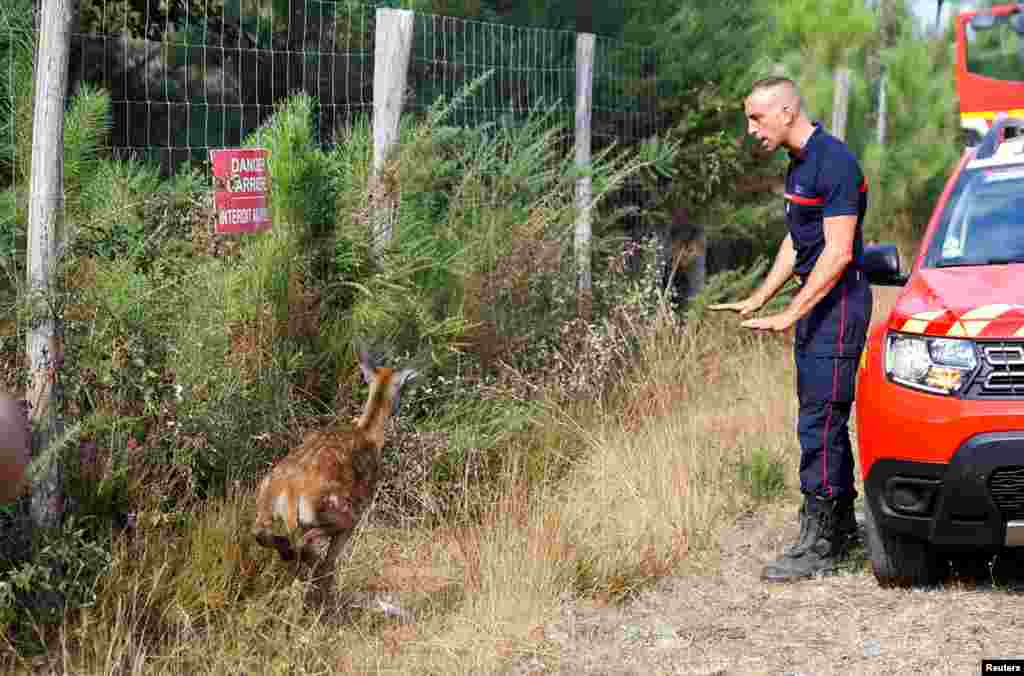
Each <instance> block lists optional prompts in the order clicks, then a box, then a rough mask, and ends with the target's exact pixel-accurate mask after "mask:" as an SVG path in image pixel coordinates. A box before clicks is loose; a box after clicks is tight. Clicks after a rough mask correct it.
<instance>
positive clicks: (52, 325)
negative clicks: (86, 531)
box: [26, 0, 73, 529]
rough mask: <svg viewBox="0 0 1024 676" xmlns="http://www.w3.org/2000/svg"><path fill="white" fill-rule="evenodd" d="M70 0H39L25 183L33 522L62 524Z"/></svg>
mask: <svg viewBox="0 0 1024 676" xmlns="http://www.w3.org/2000/svg"><path fill="white" fill-rule="evenodd" d="M72 17H73V5H72V0H43V2H42V9H41V13H40V17H39V25H40V28H39V46H38V51H37V53H36V81H35V107H34V117H33V121H32V139H33V141H32V177H31V182H30V190H29V223H28V265H27V268H28V270H27V278H28V279H27V283H28V291H29V296H30V300H31V308H32V309H31V314H30V317H29V327H28V336H27V340H26V350H27V352H28V359H29V368H30V371H31V382H30V384H29V389H28V394H27V399H28V402H29V405H30V406H31V410H30V420H31V422H32V429H33V434H32V446H33V450H34V454H35V456H36V462H37V466H35V467H34V468H33V469H34V475H33V476H32V477H31V480H32V499H31V503H30V504H31V506H30V512H31V518H32V523H33V526H35V527H36V528H43V529H45V528H52V527H55V526H57V525H59V524H60V520H61V516H62V513H63V502H64V500H63V491H62V486H61V481H62V477H61V474H62V472H61V469H62V468H61V462H60V454H59V452H58V451H59V449H56V448H51V446H52V445H53V444H54V442H56V441H57V440H58V439H59V437H60V436H61V434H62V427H63V421H62V419H61V414H62V411H61V409H62V407H63V401H62V399H63V397H62V392H61V387H60V380H59V377H58V376H59V373H60V368H61V365H62V364H61V362H62V359H63V349H62V333H63V327H62V322H61V319H60V317H59V316H58V315H57V312H56V307H57V304H56V303H55V302H54V300H55V296H56V292H57V274H56V273H57V270H58V265H59V262H60V261H59V259H60V253H61V246H60V242H61V238H62V236H63V220H64V190H63V189H64V186H63V180H64V177H63V173H64V167H63V163H64V95H65V92H66V90H67V79H68V54H69V51H70V40H71V23H72Z"/></svg>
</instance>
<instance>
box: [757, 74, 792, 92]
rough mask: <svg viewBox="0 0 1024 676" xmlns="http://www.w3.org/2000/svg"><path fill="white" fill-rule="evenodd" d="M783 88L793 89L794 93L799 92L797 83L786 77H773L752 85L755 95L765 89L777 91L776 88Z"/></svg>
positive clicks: (762, 79)
mask: <svg viewBox="0 0 1024 676" xmlns="http://www.w3.org/2000/svg"><path fill="white" fill-rule="evenodd" d="M782 86H787V87H791V88H792V90H793V91H794V92H796V91H798V89H797V86H796V82H794V81H793V80H792V79H791V78H788V77H784V76H782V75H772V76H769V77H763V78H761V79H760V80H756V81H755V82H754V84H752V85H750V91H751V93H753V92H756V91H761V90H763V89H775V88H776V87H782Z"/></svg>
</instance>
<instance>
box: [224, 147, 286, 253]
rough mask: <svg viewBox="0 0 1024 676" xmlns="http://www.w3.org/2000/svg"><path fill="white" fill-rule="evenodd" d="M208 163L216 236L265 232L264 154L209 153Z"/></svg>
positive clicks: (251, 150)
mask: <svg viewBox="0 0 1024 676" xmlns="http://www.w3.org/2000/svg"><path fill="white" fill-rule="evenodd" d="M210 162H211V163H212V164H213V205H214V208H215V209H216V210H217V228H216V231H217V233H218V234H234V233H239V232H258V231H260V230H267V229H269V228H270V225H271V219H270V207H269V205H268V204H267V193H268V192H269V191H268V188H269V187H270V185H269V177H270V175H269V173H268V172H267V151H266V150H265V149H263V148H231V149H224V150H211V151H210Z"/></svg>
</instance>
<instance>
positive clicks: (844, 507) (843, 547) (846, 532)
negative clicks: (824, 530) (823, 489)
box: [782, 493, 860, 556]
mask: <svg viewBox="0 0 1024 676" xmlns="http://www.w3.org/2000/svg"><path fill="white" fill-rule="evenodd" d="M856 499H857V494H856V493H850V494H848V495H844V496H843V497H841V498H836V533H837V535H838V536H839V551H840V553H845V552H846V551H847V550H849V549H850V548H852V547H854V546H856V545H857V544H858V543H859V542H860V529H859V527H858V526H857V516H856V514H855V513H854V509H853V502H854V500H856ZM806 508H807V500H806V499H805V500H804V502H803V504H801V505H800V511H799V512H798V513H797V518H798V519H799V520H800V535H798V536H797V539H796V542H794V543H793V544H790V545H786V547H785V548H784V549H783V550H782V553H783V555H784V556H792V555H793V554H794V553H796V551H797V549H798V548H799V547H803V542H804V538H805V537H807V524H808V523H809V522H808V520H807V519H805V518H804V512H805V511H806Z"/></svg>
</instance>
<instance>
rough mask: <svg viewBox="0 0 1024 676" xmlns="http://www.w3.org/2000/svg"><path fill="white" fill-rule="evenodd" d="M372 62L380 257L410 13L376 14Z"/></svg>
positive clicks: (390, 203) (389, 212) (373, 206)
mask: <svg viewBox="0 0 1024 676" xmlns="http://www.w3.org/2000/svg"><path fill="white" fill-rule="evenodd" d="M376 21H377V28H376V35H375V45H374V59H373V165H372V167H371V171H370V186H369V187H370V210H371V216H370V221H371V226H370V227H371V232H370V237H371V240H370V245H371V248H372V250H373V252H374V253H375V254H376V255H377V256H378V258H379V257H380V255H381V254H383V252H384V250H385V249H386V248H387V246H388V244H389V243H390V242H391V230H392V224H393V220H394V211H395V195H394V194H393V189H392V187H391V186H389V185H388V183H389V182H388V181H387V180H386V178H385V177H384V176H383V170H384V165H385V163H386V162H387V160H388V157H389V156H390V154H391V150H392V147H393V146H394V145H395V143H396V142H397V141H398V127H399V121H400V119H401V116H402V103H403V98H404V96H405V86H406V78H407V77H408V72H409V57H410V52H411V48H412V30H413V13H412V11H410V10H404V9H385V8H380V9H377V11H376Z"/></svg>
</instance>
